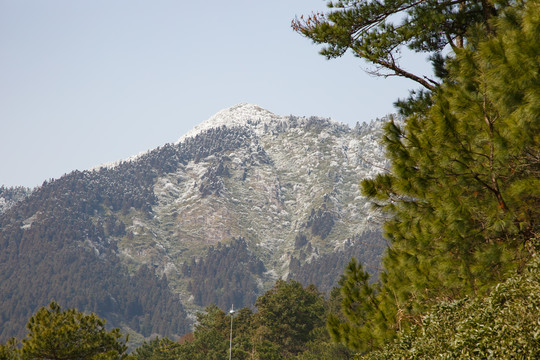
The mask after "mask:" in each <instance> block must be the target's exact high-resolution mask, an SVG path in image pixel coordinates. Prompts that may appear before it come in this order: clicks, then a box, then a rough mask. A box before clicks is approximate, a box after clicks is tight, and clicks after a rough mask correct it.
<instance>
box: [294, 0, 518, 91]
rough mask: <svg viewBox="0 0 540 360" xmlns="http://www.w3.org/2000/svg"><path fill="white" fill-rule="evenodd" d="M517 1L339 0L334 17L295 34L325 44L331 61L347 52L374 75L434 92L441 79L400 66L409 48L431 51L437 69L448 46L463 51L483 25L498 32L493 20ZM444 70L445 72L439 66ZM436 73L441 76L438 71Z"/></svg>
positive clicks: (305, 23) (300, 24)
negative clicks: (471, 33) (403, 80)
mask: <svg viewBox="0 0 540 360" xmlns="http://www.w3.org/2000/svg"><path fill="white" fill-rule="evenodd" d="M513 2H514V1H504V0H480V1H467V0H458V1H454V0H426V1H417V0H383V1H369V0H352V1H351V0H336V1H330V2H329V3H328V7H329V8H330V9H331V11H329V12H328V13H321V12H318V13H316V14H312V15H310V16H306V17H305V18H304V16H303V15H302V16H301V17H300V18H296V19H295V20H293V22H292V27H293V29H294V30H295V31H297V32H298V33H300V34H302V35H303V36H305V37H307V38H309V39H311V40H312V41H313V42H314V43H316V44H323V45H324V48H323V49H322V50H321V54H322V55H324V56H326V57H327V58H329V59H330V58H336V57H340V56H342V55H343V54H344V53H345V52H346V51H347V50H351V51H352V52H353V54H354V55H355V56H357V57H359V58H362V59H363V60H365V61H367V62H368V63H371V64H372V65H373V66H374V70H372V71H370V72H371V73H373V74H376V75H380V76H384V77H386V76H402V77H405V78H408V79H411V80H413V81H416V82H417V83H419V84H421V85H422V86H423V87H424V88H427V89H430V90H433V89H435V88H436V86H437V85H438V84H439V83H438V82H437V81H435V80H434V79H431V78H427V77H426V76H422V75H421V74H413V73H411V72H410V71H407V70H406V69H405V68H404V67H402V65H400V62H399V59H400V53H401V52H402V50H403V48H405V47H406V48H409V49H410V50H412V51H414V52H420V53H427V54H429V55H430V56H431V58H432V60H433V62H434V65H436V64H439V65H440V62H441V60H443V59H444V58H443V57H442V56H441V52H442V50H443V49H444V48H445V47H450V48H452V49H453V50H456V49H460V48H463V46H464V45H465V44H466V41H467V31H468V29H469V28H471V27H472V26H474V25H475V24H482V25H483V26H484V27H485V28H486V29H487V30H488V31H489V32H492V31H493V29H492V25H491V19H492V18H494V17H496V16H497V14H498V13H499V12H500V11H501V9H503V8H505V7H507V6H508V5H510V4H511V3H513ZM438 68H439V69H442V68H441V67H440V66H438ZM436 75H440V73H439V74H437V71H436Z"/></svg>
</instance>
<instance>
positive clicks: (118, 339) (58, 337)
mask: <svg viewBox="0 0 540 360" xmlns="http://www.w3.org/2000/svg"><path fill="white" fill-rule="evenodd" d="M27 329H28V335H27V338H26V339H23V340H22V345H23V346H22V349H21V354H22V358H23V359H36V360H37V359H55V360H71V359H123V358H125V357H126V356H127V355H125V352H126V350H127V346H126V344H125V343H126V342H127V339H126V340H125V341H123V340H122V335H121V334H120V330H119V329H114V330H111V331H107V330H106V329H105V322H104V321H103V320H101V319H100V318H98V317H97V316H96V315H95V314H90V315H85V314H83V313H80V312H78V311H76V310H75V309H68V310H62V309H61V308H60V306H59V305H58V304H57V303H56V302H54V301H53V302H51V303H50V305H49V307H48V308H46V307H43V308H41V309H39V310H38V311H37V313H36V314H35V315H34V316H32V317H31V318H30V320H29V321H28V324H27Z"/></svg>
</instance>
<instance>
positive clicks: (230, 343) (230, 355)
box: [229, 304, 234, 360]
mask: <svg viewBox="0 0 540 360" xmlns="http://www.w3.org/2000/svg"><path fill="white" fill-rule="evenodd" d="M229 314H231V337H230V339H229V360H231V359H232V319H233V314H234V304H233V305H232V306H231V311H229Z"/></svg>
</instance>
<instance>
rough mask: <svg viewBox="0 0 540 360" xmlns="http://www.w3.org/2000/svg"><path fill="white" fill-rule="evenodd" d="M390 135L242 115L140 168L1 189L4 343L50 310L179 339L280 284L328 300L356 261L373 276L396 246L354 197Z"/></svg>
mask: <svg viewBox="0 0 540 360" xmlns="http://www.w3.org/2000/svg"><path fill="white" fill-rule="evenodd" d="M386 121H387V120H386V119H380V120H375V121H372V122H371V123H370V124H363V125H357V127H356V128H354V129H351V128H349V127H348V126H346V125H343V124H339V123H336V122H333V121H331V120H328V119H321V118H316V117H312V118H304V117H295V116H287V117H282V116H277V115H275V114H272V113H270V112H268V111H267V110H264V109H261V108H260V107H258V106H255V105H249V104H240V105H237V106H234V107H232V108H229V109H225V110H223V111H221V112H220V113H218V114H216V115H215V116H214V117H212V118H211V119H209V120H208V121H206V122H204V123H202V124H201V125H200V126H198V127H196V128H195V129H194V130H193V131H192V132H190V133H188V134H187V135H185V136H184V137H183V138H181V139H180V140H179V141H178V142H177V143H174V144H166V145H164V146H162V147H159V148H157V149H154V150H151V151H148V152H146V153H144V154H142V155H139V156H137V157H134V158H132V159H128V160H125V161H121V162H118V163H116V164H110V165H105V166H101V167H99V168H96V169H93V170H88V171H82V172H81V171H74V172H72V173H70V174H67V175H65V176H63V177H61V178H60V179H57V180H50V181H48V182H45V183H44V184H43V185H42V186H40V187H38V188H36V189H34V190H32V191H29V190H25V189H19V190H17V191H14V189H6V188H2V192H1V193H0V201H1V203H2V204H5V205H4V206H3V207H2V208H1V209H0V210H1V212H0V323H1V324H2V326H1V329H0V341H5V340H6V339H7V338H8V337H10V336H19V337H20V336H22V335H23V334H24V324H25V323H26V320H27V319H28V317H29V316H30V315H31V314H32V313H34V312H35V311H36V310H37V309H38V308H39V307H41V306H44V305H46V304H48V303H49V302H50V301H51V300H52V299H54V300H56V301H57V302H58V303H60V304H61V305H62V306H63V307H76V308H78V309H79V310H81V311H88V312H95V313H97V314H98V315H99V316H102V317H103V318H105V319H107V321H108V324H109V325H111V326H115V327H123V328H127V329H131V331H133V332H136V333H140V334H142V335H143V336H150V335H152V334H159V335H162V336H169V337H175V336H179V335H182V334H185V333H186V332H188V331H189V330H190V328H191V325H192V319H193V317H192V316H191V315H190V314H193V313H194V312H195V311H197V310H200V309H202V308H203V307H204V306H207V305H209V304H211V303H216V304H217V305H218V306H220V307H222V308H228V307H229V306H230V305H231V304H233V303H234V306H235V307H238V308H240V307H243V306H252V305H253V304H254V302H255V300H256V298H257V296H259V295H261V294H263V293H264V291H266V290H268V289H269V288H271V287H272V285H273V284H274V283H275V281H276V280H277V279H280V278H294V279H297V280H299V281H300V282H302V283H304V284H307V283H313V284H315V285H316V286H318V287H320V289H321V290H322V291H325V292H329V291H330V290H331V288H332V286H335V285H336V284H337V280H338V278H339V275H340V274H341V273H342V272H343V268H344V266H345V264H346V263H347V262H348V261H349V260H350V258H351V256H355V257H356V258H357V259H358V260H359V261H360V262H362V263H364V264H365V266H366V268H367V269H368V271H370V272H371V273H372V274H377V271H378V270H377V269H378V268H379V263H380V259H381V256H382V253H383V252H384V249H385V246H386V245H385V242H384V241H383V239H382V236H381V235H380V231H379V226H378V225H377V222H376V219H377V214H375V213H373V212H372V211H371V210H370V207H369V205H368V204H367V202H366V200H365V198H364V197H363V196H361V194H360V190H359V188H358V184H359V182H360V181H361V180H362V179H364V178H369V177H373V176H374V175H376V174H377V173H379V172H380V171H381V169H383V168H384V167H385V166H386V165H387V164H386V160H385V157H384V152H383V150H382V147H381V146H380V144H379V138H380V135H381V133H382V126H383V125H384V124H385V122H386ZM8 205H9V206H8Z"/></svg>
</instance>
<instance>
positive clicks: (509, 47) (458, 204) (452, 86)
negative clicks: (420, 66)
mask: <svg viewBox="0 0 540 360" xmlns="http://www.w3.org/2000/svg"><path fill="white" fill-rule="evenodd" d="M539 6H540V5H539V3H538V1H530V2H529V3H527V4H525V8H523V7H522V6H516V7H514V8H510V9H508V10H507V11H506V12H505V13H504V15H503V16H501V17H500V19H499V20H498V21H497V22H496V23H495V26H496V30H497V33H498V35H497V36H489V34H486V33H485V32H481V31H478V32H477V33H476V34H475V35H474V36H471V37H470V44H469V45H468V46H467V47H466V48H464V49H462V50H459V51H457V53H456V57H455V59H454V60H452V61H451V63H450V64H449V67H448V71H449V75H448V76H449V77H448V79H447V81H445V83H444V84H443V85H442V86H441V87H440V89H438V90H437V91H436V93H435V94H434V95H433V98H432V102H433V105H432V106H430V107H428V108H426V109H425V110H424V111H421V112H418V111H417V112H415V113H414V114H413V115H412V116H409V117H408V118H407V122H406V124H405V125H404V126H403V127H401V126H399V125H397V124H396V123H391V124H389V125H388V127H387V129H386V136H385V139H384V142H385V144H386V148H387V151H388V155H389V156H390V158H391V161H392V164H393V165H392V171H391V173H389V174H383V175H379V176H378V177H377V178H376V179H373V180H367V181H364V182H363V184H362V186H363V191H364V193H365V194H367V195H368V196H370V197H371V199H372V200H373V201H374V202H376V203H378V205H379V206H380V207H381V208H383V209H384V210H385V211H387V212H388V213H389V214H392V216H393V217H392V219H391V220H390V221H388V222H387V223H386V224H385V234H386V236H387V237H388V238H389V239H390V242H391V247H390V249H389V250H388V253H387V255H386V256H385V258H384V267H385V272H384V273H383V274H382V276H381V279H382V284H383V286H382V290H381V292H380V294H379V300H380V306H381V309H382V311H383V312H384V313H385V314H386V318H387V319H390V320H391V321H390V323H392V324H393V327H394V328H395V329H396V330H399V329H401V328H402V326H403V325H404V326H405V327H407V326H408V324H414V323H419V322H420V321H421V314H423V313H424V312H425V311H426V309H427V308H428V307H429V306H430V305H431V304H433V303H436V302H438V301H441V300H452V299H457V298H460V297H462V296H464V295H475V294H482V293H483V292H484V290H485V289H486V288H489V287H490V286H491V285H493V284H494V283H497V282H500V281H503V280H504V279H505V278H506V277H507V276H508V274H509V273H511V271H513V270H518V271H519V270H520V269H521V268H523V266H524V265H525V264H526V262H527V260H528V259H529V258H530V251H529V250H530V247H531V246H530V239H531V238H532V237H534V236H535V235H537V234H538V232H539V222H540V207H539V205H540V190H539V189H540V136H539V134H540V71H539V70H540V60H539V59H540V48H538V46H537V39H538V38H539V37H540V11H539V9H540V7H539Z"/></svg>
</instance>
